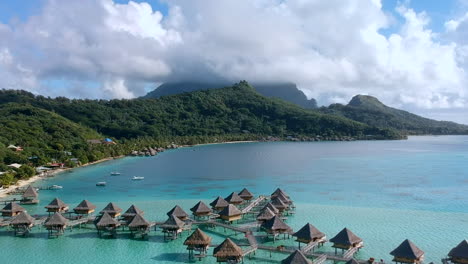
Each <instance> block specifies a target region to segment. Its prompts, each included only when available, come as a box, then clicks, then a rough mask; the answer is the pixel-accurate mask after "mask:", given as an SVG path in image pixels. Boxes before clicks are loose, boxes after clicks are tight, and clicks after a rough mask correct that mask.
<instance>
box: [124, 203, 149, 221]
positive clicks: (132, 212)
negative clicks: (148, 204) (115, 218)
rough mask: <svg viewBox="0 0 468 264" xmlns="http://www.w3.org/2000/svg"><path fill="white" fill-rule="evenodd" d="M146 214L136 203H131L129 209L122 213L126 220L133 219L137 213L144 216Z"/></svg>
mask: <svg viewBox="0 0 468 264" xmlns="http://www.w3.org/2000/svg"><path fill="white" fill-rule="evenodd" d="M144 214H145V212H143V211H142V210H140V209H139V208H138V207H136V206H135V205H131V206H130V207H129V208H128V209H127V211H125V213H123V215H122V218H123V219H124V220H125V221H127V222H128V221H131V220H132V219H133V218H134V217H135V216H136V215H140V216H143V215H144Z"/></svg>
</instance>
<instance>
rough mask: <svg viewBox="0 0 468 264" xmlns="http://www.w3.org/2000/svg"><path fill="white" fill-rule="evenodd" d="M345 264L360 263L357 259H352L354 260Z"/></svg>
mask: <svg viewBox="0 0 468 264" xmlns="http://www.w3.org/2000/svg"><path fill="white" fill-rule="evenodd" d="M345 264H359V261H357V260H356V259H355V258H352V259H350V260H348V261H346V263H345Z"/></svg>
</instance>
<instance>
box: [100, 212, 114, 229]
mask: <svg viewBox="0 0 468 264" xmlns="http://www.w3.org/2000/svg"><path fill="white" fill-rule="evenodd" d="M119 225H120V223H119V221H117V220H115V219H114V218H112V216H110V214H109V213H107V212H104V213H103V214H102V216H101V217H100V218H99V220H98V221H97V223H96V226H97V227H106V226H119Z"/></svg>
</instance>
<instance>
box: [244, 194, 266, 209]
mask: <svg viewBox="0 0 468 264" xmlns="http://www.w3.org/2000/svg"><path fill="white" fill-rule="evenodd" d="M265 199H266V197H265V196H263V195H260V196H259V197H258V198H257V199H255V200H253V201H252V202H251V203H250V204H249V205H248V206H247V207H245V208H244V209H242V211H241V212H242V214H246V213H248V212H250V210H252V209H253V208H254V207H255V206H257V205H259V204H260V203H261V202H262V201H263V200H265Z"/></svg>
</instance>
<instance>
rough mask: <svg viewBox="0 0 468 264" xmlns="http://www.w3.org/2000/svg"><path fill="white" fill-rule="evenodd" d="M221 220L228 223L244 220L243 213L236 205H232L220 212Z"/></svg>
mask: <svg viewBox="0 0 468 264" xmlns="http://www.w3.org/2000/svg"><path fill="white" fill-rule="evenodd" d="M219 218H221V219H223V220H224V221H228V222H232V221H236V220H239V219H241V218H242V212H241V210H239V209H237V207H236V206H235V205H233V204H230V205H228V206H227V207H225V208H224V209H223V210H221V212H219Z"/></svg>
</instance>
